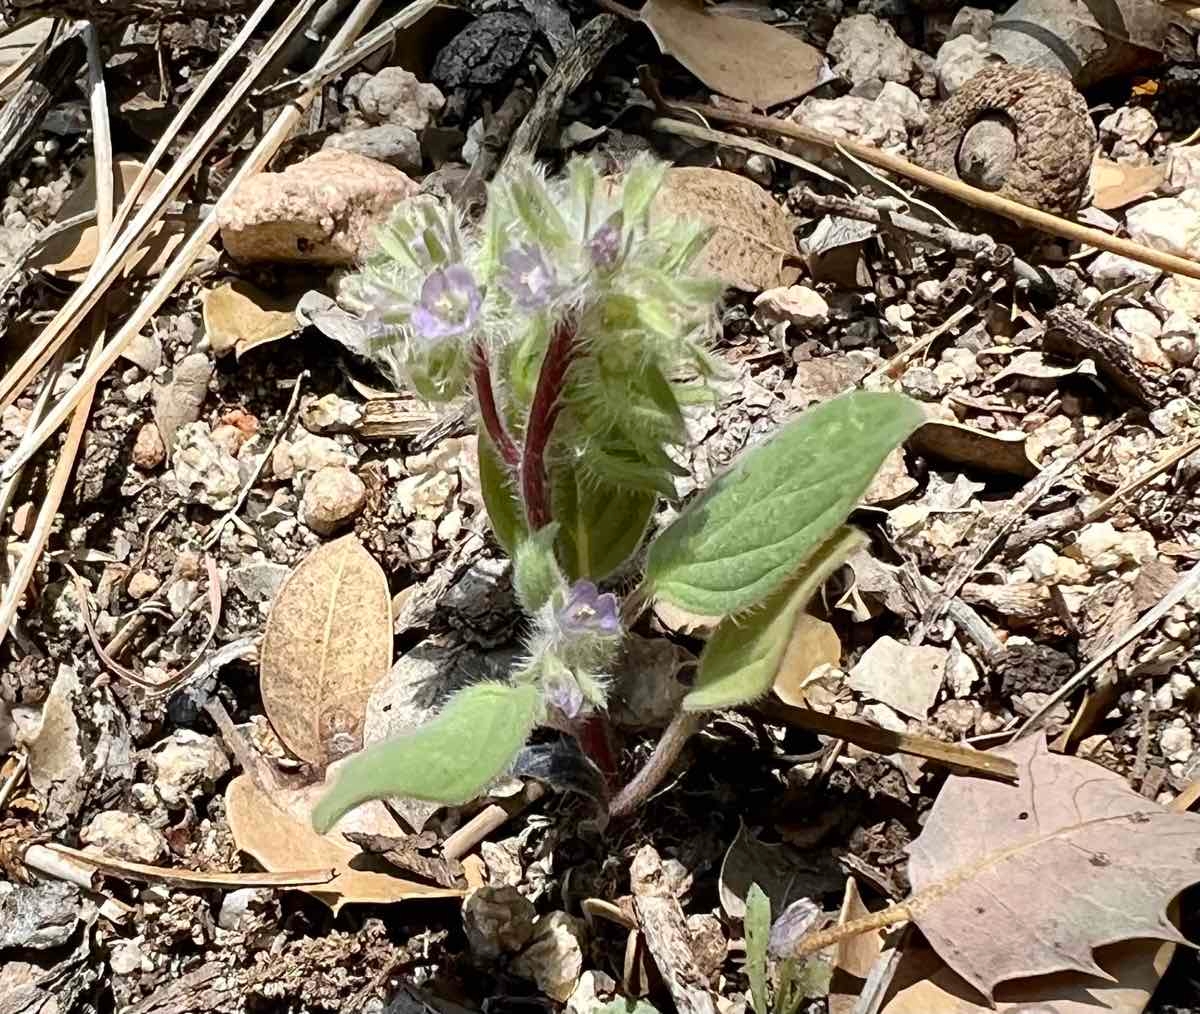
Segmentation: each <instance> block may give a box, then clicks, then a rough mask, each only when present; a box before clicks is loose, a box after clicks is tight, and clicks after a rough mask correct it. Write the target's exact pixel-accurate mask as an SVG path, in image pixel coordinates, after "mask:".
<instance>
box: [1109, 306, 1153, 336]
mask: <svg viewBox="0 0 1200 1014" xmlns="http://www.w3.org/2000/svg"><path fill="white" fill-rule="evenodd" d="M1113 319H1114V320H1115V321H1116V322H1117V326H1118V327H1120V328H1121V329H1122V330H1124V331H1125V332H1126V333H1127V334H1130V335H1133V336H1135V337H1138V338H1158V337H1159V336H1160V335H1161V334H1162V323H1161V322H1160V321H1159V319H1158V318H1157V317H1156V316H1155V315H1154V314H1153V313H1151V312H1150V311H1149V310H1145V309H1143V308H1142V307H1140V306H1123V307H1121V308H1120V309H1119V310H1117V311H1116V312H1115V313H1114V314H1113Z"/></svg>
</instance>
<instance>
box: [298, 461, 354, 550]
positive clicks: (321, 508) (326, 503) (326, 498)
mask: <svg viewBox="0 0 1200 1014" xmlns="http://www.w3.org/2000/svg"><path fill="white" fill-rule="evenodd" d="M366 502H367V487H366V485H365V484H364V483H363V481H362V479H360V478H359V477H358V476H357V475H355V474H354V473H353V472H351V471H350V469H348V468H344V467H342V466H341V465H330V466H328V467H326V468H322V469H320V470H319V471H317V472H316V473H315V474H314V475H313V477H312V478H311V479H309V480H308V484H307V485H306V486H305V487H304V499H303V500H302V501H301V503H300V520H301V521H303V522H304V523H305V524H306V525H308V527H309V528H311V529H312V530H313V531H314V532H317V533H318V534H319V535H332V534H333V533H334V532H336V531H337V530H338V529H339V528H344V527H345V526H346V525H348V524H349V523H350V522H351V521H353V520H354V519H355V518H356V517H358V515H359V513H361V511H362V509H363V506H364V505H365V504H366Z"/></svg>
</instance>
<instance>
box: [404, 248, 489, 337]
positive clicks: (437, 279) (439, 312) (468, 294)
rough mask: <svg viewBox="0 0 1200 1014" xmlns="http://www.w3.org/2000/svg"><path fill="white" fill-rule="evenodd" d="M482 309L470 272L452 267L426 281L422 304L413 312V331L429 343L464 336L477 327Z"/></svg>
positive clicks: (456, 266) (439, 271)
mask: <svg viewBox="0 0 1200 1014" xmlns="http://www.w3.org/2000/svg"><path fill="white" fill-rule="evenodd" d="M482 305H483V294H482V293H481V292H480V291H479V286H478V285H476V284H475V278H474V276H473V275H472V274H471V272H470V271H468V270H467V269H466V268H465V267H463V266H462V265H461V264H451V265H450V266H449V267H446V268H439V269H438V270H437V271H434V272H433V273H432V274H431V275H430V276H429V277H428V278H426V279H425V284H424V285H422V286H421V301H420V303H418V304H417V306H416V307H415V308H414V309H413V314H412V324H413V328H414V329H415V330H416V332H417V334H419V335H420V336H421V337H423V338H429V339H438V338H452V337H455V336H456V335H461V334H466V333H467V332H468V331H470V330H471V329H472V328H474V327H475V325H476V324H477V323H478V321H479V311H480V307H481V306H482Z"/></svg>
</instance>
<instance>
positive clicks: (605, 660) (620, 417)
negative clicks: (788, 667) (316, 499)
mask: <svg viewBox="0 0 1200 1014" xmlns="http://www.w3.org/2000/svg"><path fill="white" fill-rule="evenodd" d="M664 172H665V167H664V166H662V165H661V164H659V163H656V162H654V161H653V160H650V159H647V158H640V159H638V160H636V161H635V162H634V163H633V165H632V166H631V167H630V168H629V169H628V171H627V172H626V173H625V174H624V176H623V178H622V180H621V181H620V183H619V184H616V183H614V182H612V181H610V180H608V179H606V178H604V177H602V176H600V175H599V173H598V172H597V170H596V168H595V167H594V166H593V164H592V163H591V162H589V161H587V160H584V159H576V160H574V161H572V162H571V163H570V164H569V166H568V167H567V170H566V172H565V174H564V175H563V176H562V177H561V178H558V179H553V180H548V179H546V178H545V177H544V176H543V175H542V174H541V173H540V172H539V171H538V170H537V169H536V168H534V167H533V166H528V165H526V166H520V167H517V168H515V169H512V170H509V171H506V172H504V173H502V174H501V175H500V176H499V177H498V178H497V179H496V181H495V182H494V183H493V184H492V185H491V187H490V188H489V200H488V207H487V211H486V213H485V214H484V216H483V219H482V221H481V222H479V223H478V225H476V226H468V224H467V223H466V222H464V221H463V220H461V219H460V218H459V217H457V215H456V214H455V213H454V212H452V211H450V210H448V209H447V208H445V207H443V206H441V205H439V204H436V203H432V202H431V203H423V202H406V203H405V204H403V205H401V206H400V208H399V209H398V211H397V213H396V215H395V217H394V218H393V220H392V221H391V223H390V224H389V225H388V227H387V228H385V229H384V230H383V232H382V235H381V236H380V249H379V251H378V253H377V254H376V255H375V256H374V257H372V258H371V260H370V261H369V262H368V263H367V264H366V266H365V267H364V269H363V270H362V271H361V273H360V274H359V275H357V276H356V278H355V284H356V286H357V290H358V295H359V296H360V298H361V299H362V300H363V301H365V302H366V303H367V304H368V305H369V306H370V307H371V311H370V314H369V321H370V327H371V332H372V345H371V347H372V354H373V356H374V358H375V360H376V361H377V362H378V364H379V365H380V366H381V368H382V369H383V370H385V371H386V372H387V373H389V374H390V376H391V378H392V379H393V381H394V382H395V383H397V384H398V385H404V386H408V387H411V388H412V389H413V390H415V391H417V392H418V393H419V394H420V395H422V396H423V397H425V398H427V399H429V400H431V401H447V400H450V399H454V398H457V397H459V396H460V395H462V394H464V393H466V392H467V391H468V390H471V391H472V392H473V395H474V399H475V402H476V405H477V408H478V416H479V420H480V432H479V472H480V478H481V485H482V488H483V496H484V501H485V504H486V506H487V510H488V516H489V519H490V521H491V524H492V529H493V531H494V532H495V535H496V538H497V540H498V541H499V542H500V544H501V545H502V546H503V547H504V548H505V549H506V550H507V551H508V552H509V553H510V554H511V555H512V557H513V560H514V583H515V586H516V591H517V595H518V598H519V600H520V602H521V604H522V606H523V607H524V608H525V610H526V611H527V612H528V613H529V616H530V633H529V635H528V638H527V642H526V652H525V657H524V660H523V662H522V664H521V665H520V666H519V667H517V668H516V670H515V671H514V672H513V673H512V676H511V678H510V680H509V681H507V682H493V683H482V684H478V685H476V686H472V687H469V688H468V689H466V690H463V691H461V692H460V693H458V694H457V695H455V696H454V697H452V698H451V699H450V700H449V701H448V702H447V704H446V706H445V708H444V709H443V710H442V712H441V713H440V714H439V715H438V717H437V718H436V719H434V720H433V721H432V722H431V723H429V724H428V725H427V726H425V727H424V728H421V729H419V730H417V731H415V732H412V733H409V734H405V735H402V736H399V737H397V738H395V739H392V740H389V741H386V742H383V743H379V744H376V745H374V746H372V747H369V748H368V749H366V750H364V751H362V752H361V753H360V754H357V755H356V756H354V757H352V758H350V759H349V760H348V761H346V762H345V765H344V767H343V769H342V771H341V773H340V775H339V778H338V780H337V782H336V784H335V786H334V787H333V788H332V789H331V790H330V791H329V793H328V794H327V795H326V796H325V797H324V799H322V801H321V803H320V804H319V806H318V807H317V809H316V811H315V813H314V818H313V821H314V825H315V826H316V827H317V828H318V830H321V831H324V830H327V829H328V828H330V827H332V826H333V824H334V823H335V822H336V821H337V820H338V819H339V818H340V817H341V816H342V815H343V814H344V813H346V812H347V811H348V810H349V809H351V808H352V807H354V806H356V805H358V804H360V803H362V802H365V801H367V800H369V799H377V798H382V797H386V796H402V797H409V798H417V799H425V800H431V801H437V802H445V803H463V802H466V801H467V800H469V799H472V798H474V797H475V796H476V795H478V794H479V793H480V792H481V791H482V790H483V789H485V788H486V787H487V785H488V784H489V783H490V782H491V781H492V780H493V779H495V778H496V777H497V776H498V775H500V774H502V773H503V772H504V771H505V770H506V769H507V768H508V766H509V765H510V764H511V763H512V761H513V759H514V758H515V757H516V755H517V753H518V752H519V751H520V749H521V747H522V746H523V745H524V743H525V740H526V739H527V737H528V736H529V734H530V733H531V732H532V730H533V729H534V728H536V727H538V726H551V727H555V728H559V729H563V730H567V731H569V732H571V733H574V734H575V735H576V736H577V737H578V738H579V740H580V742H581V744H583V745H584V747H585V749H588V748H589V747H588V744H589V743H592V742H594V740H595V738H596V737H589V736H588V735H586V730H587V729H588V727H589V724H593V723H595V721H597V719H598V716H602V715H603V713H604V710H605V706H606V695H607V688H608V685H609V682H610V678H609V674H610V672H611V670H612V667H613V665H614V662H615V660H616V657H617V654H618V651H619V649H620V645H621V639H622V636H623V634H624V629H625V624H626V620H627V619H628V617H629V616H631V615H636V613H637V611H638V609H639V608H640V606H641V605H643V604H644V603H645V602H647V601H649V600H650V599H652V598H659V599H663V600H666V601H668V602H671V603H674V604H675V605H677V606H680V607H682V608H683V609H685V610H688V611H691V612H694V613H698V614H702V615H705V616H715V617H720V618H721V620H720V623H719V624H718V626H717V628H716V630H715V632H714V633H713V635H712V637H711V639H710V640H709V642H708V646H707V647H706V649H705V651H704V653H703V655H702V656H701V660H700V670H699V674H698V678H697V681H696V684H695V687H694V688H693V690H692V691H691V692H690V693H689V694H688V696H687V697H686V698H685V700H684V703H683V706H684V708H685V709H686V710H687V711H689V712H703V711H710V710H713V709H717V708H726V707H733V706H736V705H739V704H745V703H747V702H750V701H752V700H754V699H755V698H757V697H760V696H762V695H763V694H765V693H766V692H767V691H768V690H769V689H770V687H771V684H772V682H773V680H774V677H775V672H776V670H777V669H778V667H779V664H780V660H781V659H782V657H783V653H784V650H785V648H786V646H787V642H788V638H789V637H790V633H791V630H792V626H793V624H794V623H795V620H796V617H797V615H798V614H799V613H800V612H801V611H802V610H803V608H804V606H805V605H806V604H807V602H808V600H809V599H810V598H811V597H812V595H813V594H814V593H815V592H816V590H817V589H818V588H819V587H820V584H821V582H822V581H824V580H825V578H826V577H828V575H829V574H830V573H831V572H832V571H833V570H834V569H835V568H836V567H837V566H838V565H839V564H840V563H841V562H842V561H843V560H845V559H846V557H847V556H848V555H849V554H850V553H851V552H852V551H853V550H854V548H855V547H856V546H857V545H859V543H860V541H861V536H860V535H859V534H858V533H857V532H855V531H854V530H853V529H851V528H848V527H846V525H845V521H846V518H847V517H848V515H849V514H850V511H851V510H852V509H853V508H854V506H855V504H856V503H857V502H858V500H859V498H860V497H861V496H862V494H863V492H864V491H865V490H866V488H867V486H868V484H869V483H870V481H871V479H872V478H873V477H874V475H875V473H876V471H877V470H878V469H879V466H880V464H881V463H882V462H883V459H884V458H885V457H886V456H887V454H888V453H889V452H890V451H891V450H892V449H893V448H895V447H896V446H897V445H899V444H900V443H901V442H902V441H903V440H904V439H905V438H906V437H907V436H908V435H909V434H910V433H911V432H912V431H913V430H914V429H915V428H916V427H917V426H918V425H919V424H920V422H921V419H922V414H921V411H920V409H919V407H918V406H917V405H916V404H915V403H914V402H911V401H910V400H908V399H906V398H904V397H902V396H900V395H895V394H886V393H865V392H855V393H851V394H848V395H844V396H842V397H840V398H836V399H834V400H833V401H830V402H827V403H825V404H823V405H821V406H819V407H817V408H814V409H811V410H810V411H808V412H806V413H804V414H803V415H801V416H800V417H799V418H797V419H796V420H794V421H793V422H791V423H789V424H787V425H786V426H784V427H783V428H782V429H780V430H779V432H778V433H776V434H775V435H774V436H773V437H772V438H771V439H770V440H769V441H767V442H766V443H765V444H762V445H761V446H759V447H757V448H755V449H753V450H751V451H750V452H748V453H747V454H745V455H744V456H743V457H742V458H741V459H740V460H739V461H738V462H737V463H736V464H735V465H734V466H733V467H732V468H731V469H730V470H729V471H728V472H727V473H726V474H724V475H723V476H721V477H720V478H719V479H717V480H716V481H715V482H714V483H713V484H712V485H711V486H710V487H709V488H708V489H707V490H706V491H705V492H704V493H702V494H701V495H700V496H698V497H696V498H695V499H694V500H693V501H692V502H691V503H690V504H689V505H688V506H687V507H686V508H685V509H684V510H683V511H682V513H680V514H679V515H678V517H677V518H676V519H675V520H674V521H673V522H672V523H671V524H670V525H668V526H667V527H666V528H665V529H664V530H663V531H662V532H661V533H660V534H659V535H658V536H657V538H655V539H654V541H653V542H652V543H651V545H650V547H649V551H648V555H647V557H646V567H645V574H644V578H643V580H642V582H641V584H640V585H638V587H637V589H636V590H635V591H634V592H633V594H632V595H631V596H630V597H629V598H628V599H627V600H626V602H625V604H624V607H622V604H621V603H619V602H618V600H617V598H616V596H615V595H614V594H612V593H610V592H602V591H601V590H600V589H599V588H598V586H597V584H598V582H601V581H603V580H604V579H605V578H607V577H609V576H611V575H612V574H613V573H614V572H615V571H617V570H618V568H620V567H621V566H622V565H623V564H625V563H626V562H627V561H628V560H629V559H630V557H631V556H633V554H634V553H635V552H636V551H637V550H638V549H639V548H640V546H641V544H642V543H643V541H644V538H645V533H646V529H647V527H648V526H649V522H650V519H651V516H652V515H653V513H654V511H655V508H656V507H657V505H658V503H659V498H660V497H663V496H666V497H673V496H674V491H675V485H674V480H675V478H676V477H677V476H680V475H686V474H687V473H686V471H685V470H683V469H681V468H680V466H679V465H678V464H677V463H676V462H677V460H678V459H679V458H680V457H681V455H680V453H679V452H680V450H681V449H682V448H683V447H684V444H685V442H686V433H685V427H684V408H685V406H687V405H688V404H690V403H694V402H696V401H698V400H700V399H704V398H711V397H712V383H711V382H712V381H713V380H714V379H715V378H716V377H717V376H718V375H719V374H720V372H721V371H720V368H719V365H718V363H717V362H716V360H715V359H714V358H713V357H712V356H711V355H710V354H709V353H708V352H707V351H706V348H705V345H706V343H707V342H708V340H709V339H710V338H711V337H712V336H713V334H714V333H715V331H716V329H717V325H718V316H717V306H718V299H719V297H720V294H721V288H722V287H721V284H720V282H718V281H716V280H714V279H710V278H704V277H697V276H696V275H695V274H694V273H693V271H692V264H693V262H694V260H695V259H696V257H697V255H698V254H699V253H700V251H701V250H702V249H703V247H704V244H705V243H706V241H707V238H708V232H707V230H706V229H705V228H703V227H702V226H700V225H698V224H695V223H692V222H686V221H680V220H677V219H670V218H666V217H664V216H662V215H661V214H657V213H653V211H652V203H653V199H654V196H655V194H656V192H657V191H658V189H659V187H660V186H661V184H662V181H663V174H664ZM623 614H624V616H623ZM601 739H603V737H601ZM597 760H599V761H601V766H602V767H605V766H606V765H605V764H604V763H603V760H604V759H603V758H597Z"/></svg>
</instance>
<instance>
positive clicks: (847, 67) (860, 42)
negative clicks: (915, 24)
mask: <svg viewBox="0 0 1200 1014" xmlns="http://www.w3.org/2000/svg"><path fill="white" fill-rule="evenodd" d="M825 51H826V53H827V54H828V56H829V58H830V60H831V61H832V62H833V71H834V73H835V74H837V75H838V77H841V78H845V79H846V80H847V81H849V82H850V83H851V84H855V85H858V84H864V83H866V82H868V81H898V82H899V83H900V84H908V82H909V80H910V79H911V78H912V76H913V51H912V50H911V49H910V48H909V46H908V44H907V43H906V42H905V41H904V40H903V39H901V38H900V36H899V35H897V34H896V30H895V29H894V28H893V27H892V26H891V25H889V24H888V23H887V22H886V21H880V20H879V18H877V17H875V16H874V15H873V14H855V15H851V16H850V17H848V18H842V20H841V21H839V22H838V25H837V27H836V28H835V29H834V30H833V35H831V36H830V38H829V45H828V46H827V47H826V49H825Z"/></svg>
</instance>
